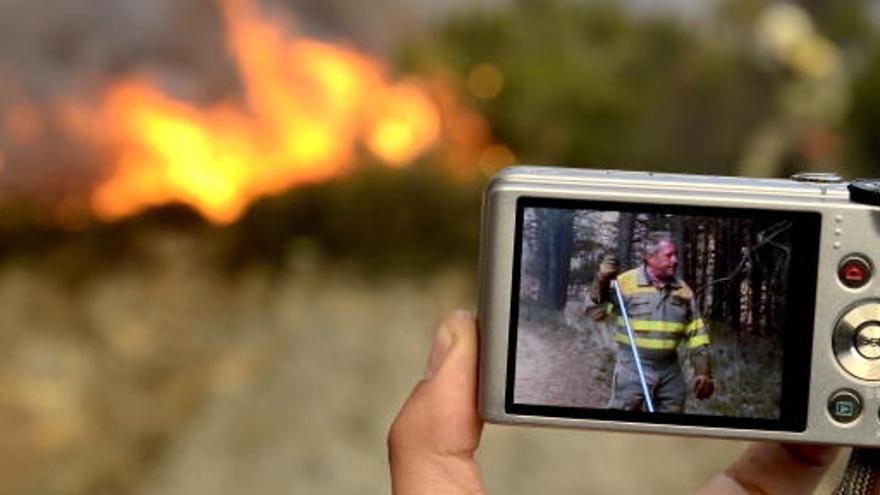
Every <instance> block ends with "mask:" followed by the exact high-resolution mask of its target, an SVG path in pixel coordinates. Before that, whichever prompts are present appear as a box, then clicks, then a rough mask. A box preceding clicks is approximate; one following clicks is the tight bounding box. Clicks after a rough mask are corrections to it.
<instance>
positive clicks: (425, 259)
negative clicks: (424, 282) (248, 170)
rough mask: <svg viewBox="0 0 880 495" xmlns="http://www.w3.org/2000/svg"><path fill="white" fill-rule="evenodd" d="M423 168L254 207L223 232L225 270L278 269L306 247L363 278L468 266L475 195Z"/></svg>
mask: <svg viewBox="0 0 880 495" xmlns="http://www.w3.org/2000/svg"><path fill="white" fill-rule="evenodd" d="M441 172H442V171H440V170H437V169H436V168H432V167H429V166H413V167H411V168H407V169H403V170H389V169H387V168H383V167H379V166H368V167H365V168H363V169H362V170H360V171H357V172H355V173H353V174H352V175H350V176H347V177H342V178H338V179H334V180H331V181H328V182H325V183H320V184H313V185H308V186H303V187H300V188H297V189H294V190H291V191H289V192H287V193H284V194H282V195H279V196H275V197H270V198H265V199H263V200H260V201H258V202H257V203H255V204H254V205H253V206H252V207H251V208H250V209H249V210H248V212H247V213H246V214H245V216H244V217H243V218H242V219H241V220H240V221H239V222H238V223H237V224H236V225H235V226H234V227H233V228H232V229H231V230H230V232H228V235H229V236H230V238H229V239H230V243H229V260H230V262H231V263H232V265H233V266H239V265H241V264H247V263H251V262H260V263H268V264H277V263H281V262H283V261H284V259H285V256H287V254H288V250H289V248H290V247H291V243H294V244H297V245H299V246H302V245H303V244H306V245H309V244H311V245H314V247H316V248H317V250H318V251H320V252H321V253H322V254H324V255H326V256H329V257H331V258H333V259H338V260H354V261H357V263H358V264H359V265H360V266H361V267H363V268H366V269H368V270H371V271H374V270H383V269H389V268H411V269H426V268H430V267H434V266H438V265H443V264H448V263H466V264H469V265H471V266H474V267H475V266H476V258H477V249H478V245H479V219H480V193H479V191H480V188H479V187H478V185H477V184H474V183H473V182H470V181H468V182H456V181H455V180H453V179H450V178H449V177H448V175H446V174H443V173H441Z"/></svg>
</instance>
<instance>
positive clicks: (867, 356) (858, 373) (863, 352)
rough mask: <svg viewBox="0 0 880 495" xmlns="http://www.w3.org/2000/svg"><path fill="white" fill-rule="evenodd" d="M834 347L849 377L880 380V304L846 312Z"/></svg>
mask: <svg viewBox="0 0 880 495" xmlns="http://www.w3.org/2000/svg"><path fill="white" fill-rule="evenodd" d="M832 345H833V348H834V356H835V357H836V358H837V362H838V363H840V366H841V367H842V368H843V369H845V370H846V371H847V372H848V373H849V374H851V375H853V376H855V377H856V378H861V379H862V380H869V381H880V301H866V302H862V303H859V304H857V305H856V306H854V307H852V308H850V309H849V310H848V311H847V312H846V313H844V314H843V316H841V317H840V319H839V320H837V325H835V327H834V335H833V337H832Z"/></svg>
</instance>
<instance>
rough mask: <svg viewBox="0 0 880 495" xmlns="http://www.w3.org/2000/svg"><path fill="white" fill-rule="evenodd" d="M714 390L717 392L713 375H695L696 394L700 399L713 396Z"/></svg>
mask: <svg viewBox="0 0 880 495" xmlns="http://www.w3.org/2000/svg"><path fill="white" fill-rule="evenodd" d="M713 392H715V382H714V381H713V380H712V377H711V376H709V375H706V374H699V375H695V376H694V395H696V396H697V398H698V399H700V400H705V399H708V398H709V397H712V393H713Z"/></svg>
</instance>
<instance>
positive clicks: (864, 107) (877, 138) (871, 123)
mask: <svg viewBox="0 0 880 495" xmlns="http://www.w3.org/2000/svg"><path fill="white" fill-rule="evenodd" d="M851 99H852V103H851V104H850V112H849V115H848V118H847V124H848V128H849V129H848V130H849V131H850V138H851V144H852V151H851V153H852V155H853V157H854V159H856V160H857V161H859V162H863V163H865V166H864V167H863V170H864V172H863V173H864V174H869V175H873V176H878V175H880V45H878V46H877V47H876V49H875V50H874V54H873V56H872V57H871V58H870V60H869V62H868V63H867V64H866V68H865V70H864V72H863V74H862V75H861V76H860V77H859V78H858V79H856V80H855V82H854V83H853V88H852V94H851Z"/></svg>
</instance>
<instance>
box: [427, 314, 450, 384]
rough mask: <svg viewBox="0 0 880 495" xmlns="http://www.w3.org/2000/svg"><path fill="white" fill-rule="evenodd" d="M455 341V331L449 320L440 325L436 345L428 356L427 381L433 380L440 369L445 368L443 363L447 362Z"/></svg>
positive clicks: (435, 340) (435, 339) (435, 338)
mask: <svg viewBox="0 0 880 495" xmlns="http://www.w3.org/2000/svg"><path fill="white" fill-rule="evenodd" d="M454 341H455V334H454V330H453V328H452V327H451V326H450V322H449V320H447V321H446V322H444V323H443V324H442V325H440V328H439V329H438V330H437V335H436V336H434V344H433V345H432V346H431V353H430V354H429V355H428V364H427V366H426V367H425V379H428V378H431V377H432V376H434V374H435V373H437V371H439V370H440V367H441V366H443V361H445V360H446V356H447V355H448V354H449V350H450V349H451V348H452V344H453V342H454Z"/></svg>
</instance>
